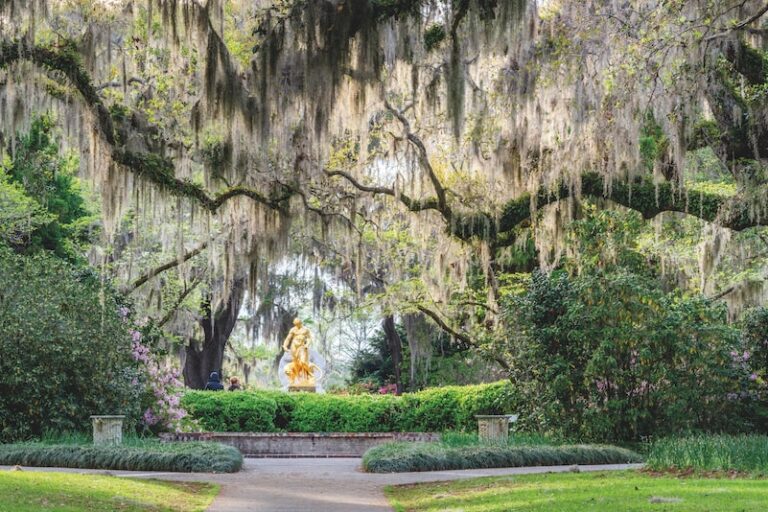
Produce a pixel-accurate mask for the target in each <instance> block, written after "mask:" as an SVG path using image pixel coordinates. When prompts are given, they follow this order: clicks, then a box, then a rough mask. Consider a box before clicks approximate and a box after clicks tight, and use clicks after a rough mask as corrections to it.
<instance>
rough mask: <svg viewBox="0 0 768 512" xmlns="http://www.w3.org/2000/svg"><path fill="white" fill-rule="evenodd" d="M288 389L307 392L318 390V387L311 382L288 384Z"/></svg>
mask: <svg viewBox="0 0 768 512" xmlns="http://www.w3.org/2000/svg"><path fill="white" fill-rule="evenodd" d="M288 391H291V392H294V391H303V392H305V393H315V392H317V387H316V386H314V385H311V384H296V385H295V386H288Z"/></svg>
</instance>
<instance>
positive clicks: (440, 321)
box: [416, 304, 509, 370]
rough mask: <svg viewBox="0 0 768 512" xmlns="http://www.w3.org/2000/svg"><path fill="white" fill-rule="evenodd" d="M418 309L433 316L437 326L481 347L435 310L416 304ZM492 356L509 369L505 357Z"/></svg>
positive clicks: (474, 345)
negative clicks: (449, 323)
mask: <svg viewBox="0 0 768 512" xmlns="http://www.w3.org/2000/svg"><path fill="white" fill-rule="evenodd" d="M416 309H418V310H419V311H420V312H421V313H423V314H425V315H426V316H428V317H429V318H431V319H432V321H434V322H435V323H436V324H437V326H438V327H440V329H442V330H444V331H445V332H447V333H448V334H450V335H451V336H453V337H454V338H456V339H457V340H459V341H462V342H464V343H465V344H467V345H469V346H471V347H475V348H479V346H478V344H477V343H476V342H475V341H474V340H473V339H472V338H470V337H469V336H468V335H467V334H465V333H462V332H459V331H457V330H456V329H454V328H452V327H451V326H450V325H448V324H447V323H446V322H445V320H443V319H442V318H440V315H438V314H437V313H436V312H435V311H432V310H431V309H429V308H426V307H424V306H422V305H421V304H419V305H418V306H416ZM492 358H493V360H494V361H496V362H497V363H499V365H501V367H502V368H504V369H505V370H509V363H507V362H506V361H505V360H504V359H502V358H501V357H499V356H495V355H494V356H492Z"/></svg>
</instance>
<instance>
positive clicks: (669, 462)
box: [648, 435, 768, 471]
mask: <svg viewBox="0 0 768 512" xmlns="http://www.w3.org/2000/svg"><path fill="white" fill-rule="evenodd" d="M648 467H650V468H651V469H656V470H664V469H670V468H673V469H687V468H693V469H697V470H702V471H727V470H736V471H768V436H760V435H743V436H727V435H709V436H692V437H682V438H674V437H672V438H667V439H661V440H659V441H656V442H655V443H653V445H652V446H651V450H650V453H649V454H648Z"/></svg>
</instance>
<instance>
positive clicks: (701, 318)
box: [499, 224, 749, 442]
mask: <svg viewBox="0 0 768 512" xmlns="http://www.w3.org/2000/svg"><path fill="white" fill-rule="evenodd" d="M590 226H591V224H590V225H588V226H585V227H584V228H583V229H584V230H585V231H590V230H597V228H595V227H590ZM503 309H504V312H505V315H506V318H507V325H510V326H512V325H514V331H513V330H512V329H510V331H509V332H508V333H507V335H506V336H505V337H504V344H503V345H502V346H500V347H499V350H502V351H503V352H504V353H507V354H509V359H508V361H509V362H510V368H511V374H512V377H513V380H514V382H515V384H516V386H517V390H518V391H519V393H520V397H521V400H520V404H524V405H525V409H524V410H522V409H519V412H520V414H521V423H522V424H521V426H522V427H523V428H524V429H526V430H531V431H543V432H552V433H556V434H558V435H560V436H562V437H571V438H574V439H578V440H590V441H598V442H615V441H629V440H634V441H638V440H641V439H643V438H644V437H648V436H654V437H658V436H661V435H674V434H676V433H678V432H691V431H710V432H712V431H715V432H718V431H730V432H733V431H739V430H743V429H745V428H748V427H749V425H748V424H746V422H745V421H744V420H743V419H742V418H741V417H740V414H739V409H740V407H741V406H740V405H739V404H738V403H737V401H736V400H728V399H726V397H729V396H735V394H736V393H737V392H738V391H739V390H740V387H739V384H740V382H741V380H742V379H747V378H748V373H747V372H746V371H745V370H744V369H743V368H742V367H740V366H739V365H737V364H735V362H734V359H733V357H732V356H731V351H733V350H736V349H737V348H738V341H739V340H738V331H737V330H736V329H735V328H733V327H732V326H730V325H728V323H727V315H726V313H727V311H726V309H725V307H724V306H723V305H722V304H720V303H716V302H713V301H711V300H709V299H707V298H705V297H702V296H685V295H682V294H680V293H678V292H671V293H668V292H667V291H665V290H664V289H663V288H662V287H661V285H660V284H659V282H658V281H657V280H655V279H654V278H653V277H649V276H647V275H644V274H642V273H636V272H632V271H628V270H625V269H622V268H619V269H611V270H595V271H594V272H593V273H591V274H588V273H586V272H585V273H583V274H581V275H577V276H569V275H567V274H565V273H563V272H553V273H551V274H545V273H542V272H536V273H534V274H533V275H532V277H531V280H530V283H529V288H528V291H527V293H525V294H524V295H521V296H514V297H508V298H507V299H505V301H504V302H503ZM519 333H523V335H518V334H519Z"/></svg>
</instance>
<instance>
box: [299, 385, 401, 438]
mask: <svg viewBox="0 0 768 512" xmlns="http://www.w3.org/2000/svg"><path fill="white" fill-rule="evenodd" d="M399 402H400V400H399V399H398V398H397V397H395V396H392V395H382V396H373V395H355V396H338V395H315V394H311V395H302V396H301V397H299V398H297V399H296V401H295V408H294V410H293V414H292V416H291V421H290V423H289V424H288V430H290V431H292V432H386V431H389V430H392V429H393V426H394V424H395V421H396V418H397V417H398V413H399V407H398V405H399Z"/></svg>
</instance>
